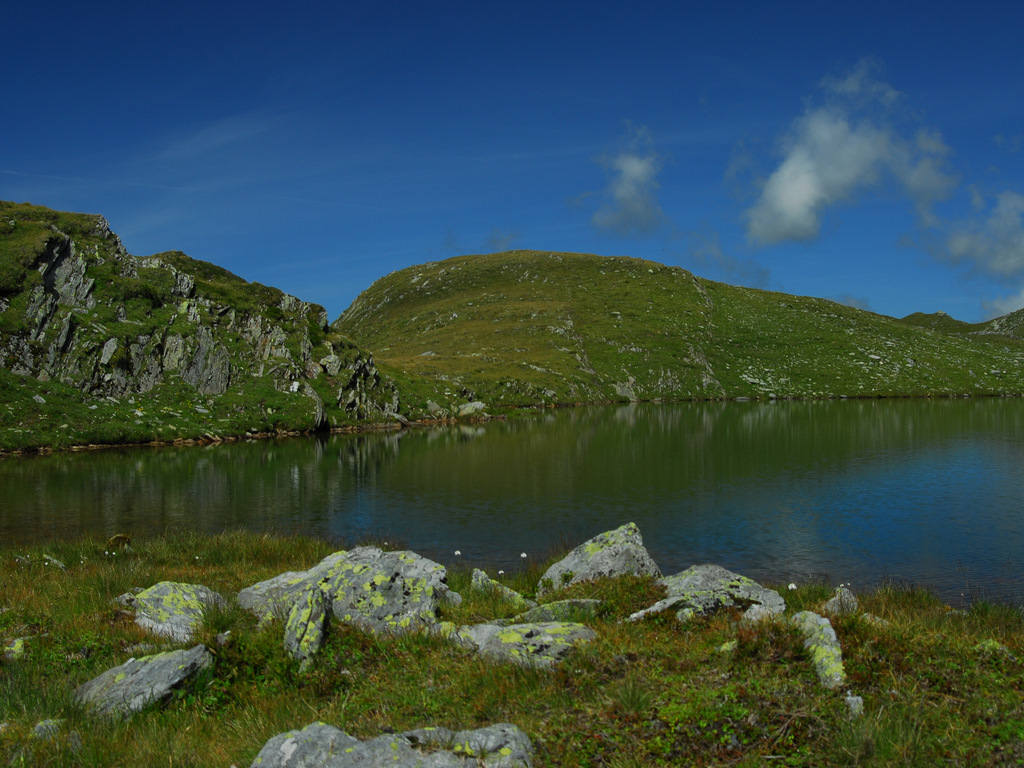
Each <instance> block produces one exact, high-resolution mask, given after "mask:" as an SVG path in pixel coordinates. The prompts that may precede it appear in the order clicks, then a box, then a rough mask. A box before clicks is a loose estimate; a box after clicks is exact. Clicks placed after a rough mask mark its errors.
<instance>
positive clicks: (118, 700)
mask: <svg viewBox="0 0 1024 768" xmlns="http://www.w3.org/2000/svg"><path fill="white" fill-rule="evenodd" d="M212 663H213V655H212V654H211V653H210V651H209V650H208V649H207V648H206V646H204V645H197V646H195V647H194V648H191V649H189V650H187V651H167V652H166V653H158V654H156V655H155V656H146V657H144V658H141V659H129V660H128V661H126V662H125V663H124V664H121V665H120V666H117V667H114V668H113V669H108V670H107V671H106V672H104V673H103V674H102V675H100V676H99V677H96V678H93V679H92V680H90V681H89V682H87V683H84V684H83V685H81V686H79V688H78V690H77V691H76V692H75V700H76V701H77V702H79V703H80V704H84V705H85V706H86V707H87V708H88V709H90V710H91V711H92V712H94V713H96V714H99V715H109V716H113V717H118V718H125V719H126V718H129V717H131V716H132V715H135V714H137V713H139V712H141V711H142V710H144V709H146V708H147V707H149V706H151V705H153V704H155V703H157V702H159V701H162V700H164V699H167V698H169V697H170V696H171V694H172V693H173V691H174V690H175V689H176V688H178V687H180V686H181V685H183V684H184V683H185V682H186V681H187V680H188V679H189V678H191V677H192V676H194V675H195V674H196V673H198V672H200V671H202V670H204V669H206V668H207V667H209V666H210V665H211V664H212Z"/></svg>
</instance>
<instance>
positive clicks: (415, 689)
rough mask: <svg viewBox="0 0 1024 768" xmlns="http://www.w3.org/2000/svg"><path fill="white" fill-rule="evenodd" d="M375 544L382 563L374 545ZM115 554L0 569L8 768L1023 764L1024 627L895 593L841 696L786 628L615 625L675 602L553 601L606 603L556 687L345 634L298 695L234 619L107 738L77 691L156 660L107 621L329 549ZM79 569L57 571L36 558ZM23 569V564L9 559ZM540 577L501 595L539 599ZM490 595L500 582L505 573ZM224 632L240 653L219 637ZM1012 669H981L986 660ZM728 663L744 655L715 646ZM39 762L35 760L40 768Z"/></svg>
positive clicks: (650, 587)
mask: <svg viewBox="0 0 1024 768" xmlns="http://www.w3.org/2000/svg"><path fill="white" fill-rule="evenodd" d="M378 543H379V544H383V542H378ZM104 546H105V545H104V542H102V541H88V540H86V541H77V542H70V543H60V544H54V545H52V546H49V547H34V548H28V549H18V550H14V549H11V548H5V549H3V550H0V608H4V609H5V610H4V611H3V612H2V613H0V639H3V640H10V639H13V638H16V637H27V638H28V640H27V642H26V647H27V655H26V657H25V658H23V659H21V660H19V661H4V662H0V664H2V666H0V722H5V723H7V727H6V728H5V729H4V730H3V731H2V732H0V761H3V762H4V763H6V762H7V761H8V760H10V759H12V758H16V759H21V760H24V761H26V762H27V763H29V764H33V763H34V764H40V765H71V766H77V765H82V766H105V765H119V766H135V765H139V766H148V765H172V766H206V765H209V766H221V767H223V766H228V765H231V764H237V765H240V766H244V765H249V764H250V763H251V761H252V759H253V757H254V756H255V754H256V753H257V751H258V750H259V749H260V747H261V746H262V745H263V744H264V742H265V741H266V740H267V739H268V738H270V737H271V736H273V735H275V734H277V733H280V732H281V731H285V730H290V729H294V728H301V727H303V726H304V725H306V724H308V723H310V722H313V721H315V720H323V721H326V722H328V723H332V724H334V725H337V726H338V727H341V728H343V729H345V730H347V731H348V732H349V733H351V734H353V735H355V736H357V737H360V738H366V737H372V736H375V735H377V734H379V733H381V732H382V731H384V730H387V729H394V730H396V731H402V730H406V729H409V728H414V727H419V726H422V725H443V726H446V727H449V728H455V729H461V728H474V727H480V726H484V725H488V724H491V723H496V722H511V723H515V724H516V725H518V726H519V727H521V728H522V729H523V730H524V731H525V732H526V733H527V734H528V735H529V736H530V738H531V739H532V740H533V743H534V746H535V748H536V751H537V754H536V759H535V763H536V764H537V765H557V766H574V765H578V766H584V765H588V766H595V765H596V766H641V765H746V766H752V765H808V766H811V765H814V766H817V765H929V766H930V765H939V764H952V765H1017V764H1020V763H1021V762H1024V697H1022V693H1024V666H1022V664H1021V663H1020V662H1019V661H1018V659H1024V635H1022V632H1021V630H1022V629H1024V621H1022V618H1021V614H1020V612H1019V611H1018V610H1015V609H1012V608H1009V607H1003V606H995V605H988V604H981V605H976V606H975V607H974V608H973V609H972V610H971V611H970V612H969V613H962V612H957V611H951V610H950V609H949V608H948V607H947V606H945V605H943V604H942V603H940V602H938V601H937V600H935V599H934V598H933V597H932V596H930V595H929V594H928V593H926V592H923V591H918V590H914V589H907V588H892V587H884V588H881V589H879V590H877V591H875V592H873V593H871V594H865V595H861V596H860V598H861V610H862V611H864V612H868V613H870V614H873V615H874V616H877V617H880V618H882V619H884V620H885V622H887V623H885V624H876V623H872V622H870V621H868V620H866V619H864V618H862V617H861V616H860V615H857V616H851V617H845V618H840V619H835V620H834V621H833V624H834V626H835V629H836V632H837V634H838V636H839V638H840V640H841V642H842V645H843V652H844V658H845V662H846V669H847V674H848V677H849V681H848V689H849V690H850V691H852V692H854V693H856V694H858V695H861V696H863V698H864V702H865V713H864V715H863V716H862V717H861V718H859V719H851V717H850V715H849V713H848V710H847V707H846V705H845V703H844V697H843V692H830V691H827V690H825V689H823V688H822V687H821V686H820V685H819V684H818V682H817V679H816V677H815V676H814V673H813V671H812V669H811V666H810V664H809V662H808V660H807V658H806V654H805V651H804V649H803V646H802V641H801V639H800V637H799V636H798V635H797V634H796V633H795V632H794V631H793V630H792V629H791V628H790V627H789V625H788V624H786V623H782V622H777V623H764V624H758V625H753V626H745V625H741V624H739V623H738V621H737V617H736V616H734V615H730V614H727V613H723V614H719V615H717V616H715V617H713V618H710V619H706V620H701V621H696V622H693V623H691V624H688V625H681V624H678V623H676V622H675V621H674V619H672V618H671V617H670V616H665V617H660V618H655V619H652V620H649V621H647V622H644V623H640V624H622V623H620V620H621V619H623V618H624V617H626V616H628V615H629V614H630V613H632V612H633V611H636V610H638V609H640V608H643V607H646V606H648V605H650V604H651V603H653V602H654V601H655V600H656V599H658V598H659V596H660V595H661V594H662V593H661V590H660V588H659V587H657V586H656V585H655V584H654V583H653V582H652V581H651V580H650V579H640V578H624V579H619V580H616V581H607V582H603V583H597V584H591V585H583V586H578V587H574V588H572V589H571V590H569V591H568V592H563V593H560V594H556V595H552V596H550V598H547V599H560V598H563V597H567V596H572V597H600V598H601V599H602V600H603V601H604V603H603V605H602V609H601V612H600V615H599V616H598V617H597V618H596V619H592V620H590V621H588V623H589V624H590V625H591V626H592V627H593V628H594V629H595V630H596V631H597V633H598V639H597V640H596V641H594V642H593V643H591V644H589V645H587V646H584V647H582V648H580V649H577V650H576V651H574V653H573V654H572V655H571V656H570V658H569V659H568V660H567V661H565V662H564V663H563V664H562V665H561V666H560V667H559V668H558V669H557V670H555V671H553V672H541V671H535V670H524V669H519V668H517V667H514V666H510V665H505V664H501V665H499V664H494V663H491V662H487V661H483V660H481V659H479V658H478V657H476V656H474V655H473V654H471V653H469V652H467V651H464V650H462V649H460V648H458V647H455V646H453V645H450V644H449V643H447V642H445V641H443V640H441V639H439V638H436V637H432V636H428V635H414V636H408V637H376V636H371V635H367V634H363V633H361V632H358V631H355V630H351V629H348V628H345V627H339V626H337V625H332V627H331V633H330V637H329V640H328V642H327V644H326V646H325V648H324V650H323V651H322V652H321V656H320V657H319V659H318V662H317V665H316V667H315V668H314V670H313V671H311V672H310V673H309V674H306V675H300V674H299V673H298V667H297V664H296V663H294V662H292V661H291V660H290V659H289V658H288V657H287V656H286V654H285V652H284V649H283V647H282V643H281V636H282V627H281V626H280V625H279V624H276V625H273V624H272V625H271V626H269V627H267V628H263V629H259V628H257V626H256V622H255V619H254V618H253V617H251V616H249V615H248V614H246V613H244V612H242V611H240V610H238V609H237V608H230V609H228V610H225V611H222V612H216V613H214V614H211V615H208V616H207V622H206V626H205V627H204V629H203V630H202V633H201V635H200V636H199V637H198V638H197V640H196V641H195V642H205V643H206V644H207V645H208V646H209V647H211V648H213V649H215V654H216V662H215V665H214V668H213V669H212V671H211V672H210V673H209V674H207V675H205V676H204V677H202V678H201V679H200V680H198V681H196V682H195V683H194V684H193V685H191V686H190V687H189V688H188V689H186V690H184V691H181V692H180V693H179V694H178V695H177V696H176V697H175V699H174V700H173V701H172V702H171V703H170V704H169V705H168V706H166V707H163V708H162V709H156V710H151V711H149V712H146V713H144V714H142V715H139V716H137V717H135V718H133V719H132V720H131V721H129V722H128V723H109V722H97V721H95V720H93V719H92V718H90V717H89V716H88V715H87V714H86V713H85V712H83V711H81V709H80V708H78V707H77V706H76V705H75V704H74V703H73V700H72V693H73V690H74V688H75V687H76V686H77V685H79V684H81V683H82V682H84V681H86V680H88V679H91V678H92V677H94V676H95V675H98V674H99V673H101V672H103V671H104V670H106V669H108V668H110V667H111V666H114V665H116V664H120V663H123V662H124V661H126V660H127V659H128V658H130V657H131V656H133V655H138V652H137V651H133V650H132V646H134V645H135V644H137V643H141V642H152V638H151V637H148V636H147V635H146V634H145V633H144V632H142V630H140V629H138V628H137V627H136V626H135V624H134V623H133V621H132V616H131V614H130V613H127V612H125V611H123V610H121V609H120V608H119V607H117V606H116V605H114V604H112V603H111V599H112V598H114V597H116V596H117V595H119V594H121V593H123V592H126V591H128V590H130V589H131V588H133V587H147V586H150V585H151V584H153V583H155V582H156V581H160V580H164V579H170V580H176V581H185V582H192V583H202V584H206V585H207V586H210V587H211V588H213V589H216V590H218V591H220V592H221V593H223V594H225V595H231V594H233V593H235V592H237V591H238V590H239V589H241V588H242V587H245V586H248V585H249V584H252V583H253V582H255V581H258V580H261V579H265V578H268V577H270V576H273V575H276V574H277V573H280V572H282V571H285V570H298V569H303V568H306V567H309V566H310V565H312V564H314V563H315V562H317V561H318V560H319V559H320V558H322V557H323V556H325V555H327V554H329V553H330V552H331V551H333V550H335V549H337V548H338V547H337V546H332V545H331V544H329V543H328V542H325V541H318V540H313V539H307V538H301V537H270V536H260V535H256V534H250V533H241V532H236V533H230V534H224V535H220V536H214V537H207V536H199V535H193V534H188V533H185V534H180V535H169V536H165V537H160V538H154V539H149V540H146V541H141V542H136V544H135V546H134V547H133V548H132V549H131V550H130V551H127V552H123V551H122V552H119V553H118V554H116V555H115V554H105V550H104ZM44 554H46V555H50V556H52V557H55V558H57V559H59V560H61V561H63V562H64V563H66V564H67V566H68V571H67V572H62V571H60V570H58V569H56V568H55V567H54V566H52V565H46V564H44V563H45V560H44V558H43V555H44ZM16 556H17V557H21V558H22V560H21V562H18V561H16V560H15V557H16ZM545 567H546V564H544V563H538V564H534V565H531V566H529V567H524V568H523V569H522V570H520V571H517V572H516V573H512V574H506V575H503V576H502V577H501V579H502V580H503V581H504V582H505V583H507V584H508V585H509V586H511V587H513V588H514V589H517V590H519V591H521V592H524V593H527V594H529V593H530V592H532V591H533V589H534V587H535V585H536V583H537V581H538V579H539V577H540V575H541V573H542V572H543V570H544V568H545ZM492 575H494V573H493V572H492ZM449 582H450V584H451V586H452V588H453V589H455V590H456V591H458V592H460V593H461V594H462V595H463V597H464V598H465V601H464V602H463V604H462V605H461V606H459V607H457V608H452V609H448V610H447V613H446V614H445V615H444V616H443V618H445V619H450V620H452V621H455V622H457V623H472V622H478V621H483V620H485V619H491V618H495V617H501V616H507V615H509V613H510V610H509V609H508V608H507V607H505V606H504V605H503V604H501V603H499V602H496V601H495V600H494V599H493V598H488V597H487V596H483V595H479V594H476V593H474V592H472V591H471V589H470V586H469V585H470V574H469V571H468V570H465V569H459V568H452V569H450V571H449ZM783 594H784V596H785V597H786V600H787V604H788V606H789V611H788V613H789V614H792V613H795V612H797V611H799V610H803V609H812V610H814V609H818V608H820V605H821V603H822V602H824V600H825V599H827V597H828V596H829V595H830V594H831V586H830V585H828V584H824V583H812V584H806V585H799V586H798V588H797V589H796V590H795V591H785V592H784V593H783ZM225 630H231V638H232V640H231V642H230V643H229V644H228V645H226V646H225V647H223V648H221V647H219V646H217V644H216V642H215V636H216V634H217V633H219V632H223V631H225ZM992 640H994V641H996V642H998V643H1001V644H1003V645H1004V646H1005V647H1006V649H1007V650H1008V653H1006V652H1002V651H998V650H996V651H984V650H979V649H978V646H979V644H982V643H986V642H988V641H992ZM730 641H735V648H734V649H733V650H731V651H726V650H722V646H723V645H725V644H726V643H729V642H730ZM46 718H64V719H65V720H66V724H65V730H64V733H65V734H66V733H68V732H69V731H71V730H76V731H77V732H78V734H79V735H80V737H81V742H82V743H81V748H80V749H79V750H78V751H77V752H74V751H72V750H71V749H70V748H69V746H68V744H67V741H66V737H61V738H58V739H57V740H55V741H53V742H40V741H38V740H33V739H32V738H31V736H30V732H31V730H32V728H33V726H34V725H35V724H36V723H38V722H39V721H40V720H43V719H46ZM26 749H28V750H31V751H30V752H27V751H26Z"/></svg>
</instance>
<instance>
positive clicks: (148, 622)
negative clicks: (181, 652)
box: [134, 581, 227, 642]
mask: <svg viewBox="0 0 1024 768" xmlns="http://www.w3.org/2000/svg"><path fill="white" fill-rule="evenodd" d="M134 606H135V623H136V624H138V625H139V626H140V627H142V628H143V629H146V630H149V631H150V632H153V633H154V634H157V635H160V636H161V637H167V638H170V639H171V640H174V641H177V642H187V641H188V640H190V639H191V637H192V634H193V632H195V631H196V629H198V627H199V626H200V625H201V624H202V623H203V613H204V612H205V611H206V610H208V609H209V608H210V607H217V608H224V607H226V606H227V600H225V599H224V597H223V596H221V595H219V594H217V593H216V592H214V591H213V590H212V589H210V588H209V587H204V586H203V585H202V584H179V583H177V582H173V581H161V582H159V583H157V584H154V585H153V586H152V587H150V588H149V589H145V590H143V591H142V592H139V593H138V594H137V595H135V599H134Z"/></svg>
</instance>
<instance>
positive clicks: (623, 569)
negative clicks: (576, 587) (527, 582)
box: [537, 523, 661, 597]
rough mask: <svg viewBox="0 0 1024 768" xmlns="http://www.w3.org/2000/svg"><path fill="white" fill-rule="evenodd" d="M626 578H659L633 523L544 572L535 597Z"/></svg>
mask: <svg viewBox="0 0 1024 768" xmlns="http://www.w3.org/2000/svg"><path fill="white" fill-rule="evenodd" d="M625 575H637V576H661V569H659V568H658V565H657V563H655V562H654V560H653V559H652V558H651V556H650V554H649V553H648V552H647V550H646V549H645V548H644V542H643V538H642V537H641V536H640V531H639V529H638V528H637V527H636V524H635V523H627V524H626V525H623V526H622V527H620V528H616V529H615V530H614V531H607V532H605V533H602V534H599V535H597V536H595V537H594V538H592V539H590V540H588V541H585V542H584V543H583V544H580V545H579V546H578V547H576V549H574V550H573V551H572V552H570V553H569V554H568V555H566V556H565V557H564V558H562V559H561V560H559V561H558V562H557V563H555V564H554V565H552V566H551V567H550V568H548V569H547V571H545V572H544V575H543V576H542V577H541V579H540V583H539V584H538V585H537V595H538V597H539V596H540V595H542V594H544V593H546V592H550V591H552V590H556V589H562V588H563V587H567V586H569V585H570V584H578V583H580V582H585V581H593V580H595V579H600V578H606V577H615V576H625Z"/></svg>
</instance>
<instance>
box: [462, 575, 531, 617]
mask: <svg viewBox="0 0 1024 768" xmlns="http://www.w3.org/2000/svg"><path fill="white" fill-rule="evenodd" d="M472 586H473V589H474V590H477V591H479V592H490V593H492V594H494V595H497V596H498V597H499V598H501V599H502V600H503V601H505V602H506V603H509V604H511V605H512V606H513V607H515V608H518V609H519V610H526V609H528V608H533V607H534V606H535V605H537V604H536V603H535V602H533V601H532V600H527V599H526V598H525V597H523V596H522V595H520V594H519V593H518V592H516V591H515V590H514V589H512V588H510V587H506V586H505V585H504V584H502V583H501V582H498V581H495V580H494V579H492V578H491V577H490V576H488V575H487V574H486V573H484V572H483V571H481V570H480V569H479V568H474V569H473V581H472Z"/></svg>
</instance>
